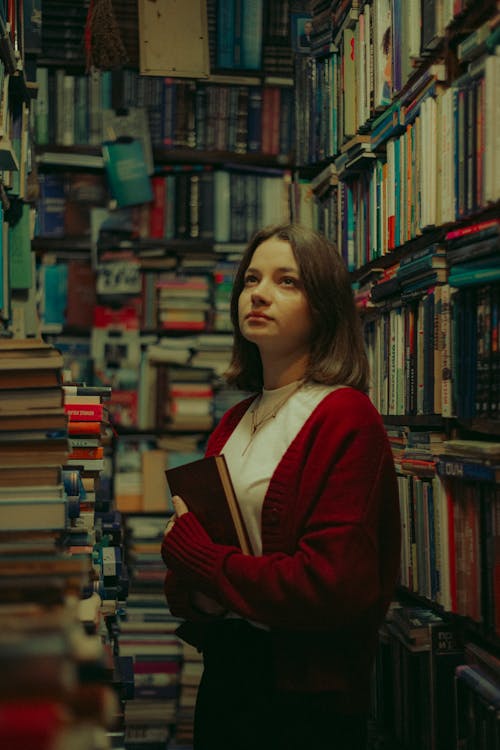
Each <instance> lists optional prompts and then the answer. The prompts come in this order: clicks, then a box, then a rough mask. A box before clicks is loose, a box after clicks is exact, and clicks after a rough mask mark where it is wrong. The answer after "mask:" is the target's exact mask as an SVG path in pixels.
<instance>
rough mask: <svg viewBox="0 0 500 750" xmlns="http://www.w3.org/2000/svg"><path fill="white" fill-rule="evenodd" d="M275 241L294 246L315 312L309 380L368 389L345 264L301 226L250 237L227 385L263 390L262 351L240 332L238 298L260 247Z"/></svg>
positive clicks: (238, 285) (234, 307)
mask: <svg viewBox="0 0 500 750" xmlns="http://www.w3.org/2000/svg"><path fill="white" fill-rule="evenodd" d="M271 237H276V238H277V239H280V240H285V241H286V242H289V243H290V246H291V248H292V251H293V254H294V256H295V260H296V261H297V265H298V267H299V274H300V278H301V280H302V283H303V284H304V290H305V294H306V297H307V299H308V302H309V305H310V309H311V315H312V320H313V334H312V341H311V354H310V358H309V364H308V368H307V372H306V379H307V380H310V381H315V382H317V383H323V384H325V385H349V386H352V387H353V388H357V389H359V390H361V391H366V390H367V388H368V379H369V366H368V358H367V356H366V351H365V346H364V340H363V333H362V329H361V322H360V318H359V315H358V311H357V309H356V306H355V304H354V296H353V293H352V288H351V281H350V277H349V273H348V271H347V268H346V266H345V263H344V261H343V259H342V257H341V256H340V254H339V253H338V252H337V249H336V247H335V245H333V244H332V243H331V242H329V241H328V240H327V239H326V238H325V237H324V236H323V235H321V234H319V233H318V232H315V231H313V230H312V229H309V228H307V227H304V226H301V225H299V224H280V225H273V226H269V227H264V228H263V229H261V230H260V231H258V232H257V233H256V234H255V235H254V236H253V237H252V239H251V240H250V242H249V244H248V246H247V248H246V250H245V252H244V254H243V257H242V259H241V261H240V264H239V267H238V270H237V272H236V276H235V279H234V285H233V289H232V296H231V321H232V324H233V327H234V342H233V353H232V360H231V364H230V366H229V369H228V371H227V373H226V375H225V377H226V380H227V382H228V383H230V384H232V385H236V386H237V387H238V388H241V389H242V390H247V391H258V390H261V388H262V386H263V372H262V362H261V358H260V354H259V350H258V348H257V346H256V345H255V344H253V343H252V342H250V341H247V340H246V339H245V338H244V336H243V335H242V333H241V330H240V326H239V321H238V300H239V297H240V294H241V292H242V290H243V287H244V283H245V273H246V270H247V268H248V266H249V265H250V262H251V259H252V256H253V254H254V252H255V250H256V248H257V247H258V246H259V245H261V244H262V243H263V242H265V241H266V240H268V239H270V238H271Z"/></svg>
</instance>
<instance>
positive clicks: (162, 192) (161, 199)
mask: <svg viewBox="0 0 500 750" xmlns="http://www.w3.org/2000/svg"><path fill="white" fill-rule="evenodd" d="M151 187H152V188H153V202H152V203H151V204H150V208H149V236H150V237H152V238H154V239H163V237H164V236H165V202H166V199H167V183H166V178H165V176H164V175H155V176H154V177H152V178H151Z"/></svg>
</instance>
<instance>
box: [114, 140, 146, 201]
mask: <svg viewBox="0 0 500 750" xmlns="http://www.w3.org/2000/svg"><path fill="white" fill-rule="evenodd" d="M102 155H103V158H104V166H105V169H106V174H107V177H108V182H109V189H110V192H111V195H112V196H113V198H114V199H115V200H116V202H117V204H118V207H119V208H122V207H124V206H134V205H137V204H139V203H150V202H151V201H152V200H153V189H152V186H151V180H150V178H149V175H148V169H147V164H146V161H145V159H144V150H143V147H142V143H141V141H139V140H136V139H134V138H118V139H117V140H116V141H105V142H104V143H103V144H102Z"/></svg>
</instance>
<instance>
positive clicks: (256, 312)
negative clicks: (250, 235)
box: [238, 237, 313, 357]
mask: <svg viewBox="0 0 500 750" xmlns="http://www.w3.org/2000/svg"><path fill="white" fill-rule="evenodd" d="M238 316H239V326H240V330H241V333H242V335H243V336H244V337H245V338H246V339H247V340H248V341H251V342H253V343H254V344H256V345H257V346H258V348H259V350H260V352H261V354H263V353H266V354H270V355H273V354H275V355H276V356H281V355H286V356H297V357H300V356H302V355H304V354H306V353H308V352H309V351H310V348H311V343H312V331H313V323H312V316H311V309H310V307H309V302H308V300H307V297H306V294H305V290H304V286H303V283H302V280H301V278H300V273H299V268H298V265H297V261H296V260H295V256H294V254H293V251H292V248H291V246H290V243H289V242H288V241H286V240H280V239H277V238H276V237H271V238H270V239H268V240H265V241H264V242H263V243H262V244H261V245H259V246H258V247H257V248H256V250H255V252H254V254H253V256H252V259H251V261H250V264H249V266H248V268H247V270H246V273H245V281H244V287H243V290H242V292H241V294H240V297H239V302H238Z"/></svg>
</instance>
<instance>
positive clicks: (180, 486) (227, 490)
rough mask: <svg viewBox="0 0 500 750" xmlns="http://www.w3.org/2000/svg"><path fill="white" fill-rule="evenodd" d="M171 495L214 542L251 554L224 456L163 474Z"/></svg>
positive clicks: (202, 460)
mask: <svg viewBox="0 0 500 750" xmlns="http://www.w3.org/2000/svg"><path fill="white" fill-rule="evenodd" d="M165 473H166V476H167V482H168V486H169V489H170V492H171V493H172V495H179V497H181V498H182V499H183V500H184V502H185V503H186V505H187V507H188V508H189V510H190V511H192V512H193V513H194V514H195V515H196V517H197V518H198V520H199V521H200V523H201V525H202V526H203V528H204V529H205V531H206V532H207V534H209V536H210V537H211V538H212V540H213V541H214V542H217V543H218V544H228V545H231V546H236V547H240V548H241V550H242V552H244V553H245V554H247V555H251V554H252V550H251V546H250V540H249V537H248V532H247V529H246V527H245V522H244V520H243V517H242V515H241V510H240V507H239V505H238V500H237V498H236V495H235V492H234V488H233V484H232V481H231V476H230V474H229V471H228V468H227V464H226V460H225V458H224V456H223V455H218V456H207V457H205V458H201V459H198V460H197V461H191V462H189V463H187V464H183V465H182V466H176V467H174V468H172V469H167V471H166V472H165Z"/></svg>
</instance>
